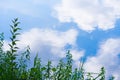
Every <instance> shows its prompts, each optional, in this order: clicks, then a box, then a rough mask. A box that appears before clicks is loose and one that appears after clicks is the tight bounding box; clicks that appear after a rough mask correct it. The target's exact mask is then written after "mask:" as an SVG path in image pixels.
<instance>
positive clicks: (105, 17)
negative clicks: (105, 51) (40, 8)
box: [54, 0, 120, 31]
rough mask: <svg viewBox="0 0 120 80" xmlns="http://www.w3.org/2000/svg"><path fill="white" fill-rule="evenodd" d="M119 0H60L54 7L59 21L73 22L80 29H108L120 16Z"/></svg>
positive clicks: (112, 26)
mask: <svg viewBox="0 0 120 80" xmlns="http://www.w3.org/2000/svg"><path fill="white" fill-rule="evenodd" d="M119 4H120V1H119V0H93V1H90V0H62V1H61V3H60V4H58V5H56V6H55V7H54V9H55V17H57V18H58V19H59V20H60V22H75V23H76V24H77V25H78V26H79V28H80V29H82V30H85V31H92V30H95V28H99V29H102V30H108V29H111V28H114V27H115V25H114V24H115V21H116V19H118V18H120V7H119Z"/></svg>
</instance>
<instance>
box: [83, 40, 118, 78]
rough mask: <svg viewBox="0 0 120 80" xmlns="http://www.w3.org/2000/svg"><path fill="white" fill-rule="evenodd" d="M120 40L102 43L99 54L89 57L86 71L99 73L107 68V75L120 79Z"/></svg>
mask: <svg viewBox="0 0 120 80" xmlns="http://www.w3.org/2000/svg"><path fill="white" fill-rule="evenodd" d="M119 55H120V39H112V38H111V39H108V40H106V41H105V42H103V43H101V46H100V49H99V50H98V53H97V55H96V56H94V57H88V59H87V61H86V63H85V69H86V71H90V72H93V71H94V72H98V71H99V70H100V68H101V67H103V66H104V67H105V69H106V70H107V71H106V73H107V75H109V76H110V75H114V76H115V78H116V79H115V80H119V79H120V76H119V74H120V62H119V61H120V57H119Z"/></svg>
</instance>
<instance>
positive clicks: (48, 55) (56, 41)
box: [4, 28, 84, 62]
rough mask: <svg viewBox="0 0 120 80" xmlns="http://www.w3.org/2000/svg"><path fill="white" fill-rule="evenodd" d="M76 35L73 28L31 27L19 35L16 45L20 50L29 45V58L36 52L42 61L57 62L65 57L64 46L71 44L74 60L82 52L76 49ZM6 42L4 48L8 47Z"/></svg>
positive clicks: (81, 54)
mask: <svg viewBox="0 0 120 80" xmlns="http://www.w3.org/2000/svg"><path fill="white" fill-rule="evenodd" d="M77 35H78V32H77V30H75V29H70V30H68V31H66V32H60V31H56V30H51V29H39V28H33V29H30V30H29V31H26V32H24V33H22V34H21V35H20V36H19V38H18V39H19V40H20V41H19V42H18V46H19V48H20V50H23V49H25V47H26V46H28V45H29V46H30V48H31V58H34V56H35V55H36V53H38V55H39V57H41V59H42V61H43V62H44V61H48V60H52V61H53V62H57V61H58V60H59V59H60V58H63V57H65V54H66V49H65V47H66V46H67V45H71V46H72V47H71V53H72V55H73V59H74V61H79V59H80V58H81V57H82V56H83V54H84V52H83V51H79V50H77V49H76V46H77V45H76V39H77ZM8 43H9V41H5V45H4V49H5V50H8V49H9V46H8V45H7V44H8ZM73 49H74V50H73ZM79 53H80V54H79Z"/></svg>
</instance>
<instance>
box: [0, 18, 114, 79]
mask: <svg viewBox="0 0 120 80" xmlns="http://www.w3.org/2000/svg"><path fill="white" fill-rule="evenodd" d="M12 22H13V25H10V26H11V34H12V36H11V37H10V40H11V43H10V44H9V46H10V50H8V51H4V49H3V46H4V34H3V33H1V34H0V80H105V69H104V67H102V68H101V71H100V73H90V72H85V71H84V67H83V66H84V63H83V62H81V64H80V66H79V68H73V66H72V65H73V64H72V63H73V60H72V55H71V54H70V51H68V52H67V53H66V60H62V59H61V60H60V61H59V63H58V64H57V65H56V66H53V65H52V62H51V61H48V63H47V64H46V65H42V64H41V60H40V58H39V57H38V54H37V55H36V56H35V58H34V65H33V67H31V68H29V67H28V65H27V64H28V62H29V60H30V48H29V46H28V47H27V49H26V50H25V51H24V52H21V53H20V52H18V50H19V48H18V47H17V42H18V41H19V40H17V36H18V35H20V33H19V32H18V31H19V30H21V29H20V28H19V27H18V25H19V23H20V22H18V19H17V18H16V19H14V20H12ZM18 54H19V56H18ZM94 74H96V75H94ZM109 80H114V77H111V78H110V79H109Z"/></svg>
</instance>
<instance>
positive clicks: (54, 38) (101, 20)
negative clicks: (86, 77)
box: [0, 0, 120, 80]
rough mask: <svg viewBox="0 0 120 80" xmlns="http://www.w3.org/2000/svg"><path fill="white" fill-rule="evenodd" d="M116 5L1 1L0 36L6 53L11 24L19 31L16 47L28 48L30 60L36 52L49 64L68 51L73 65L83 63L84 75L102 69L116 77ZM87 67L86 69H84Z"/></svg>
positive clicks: (108, 1)
mask: <svg viewBox="0 0 120 80" xmlns="http://www.w3.org/2000/svg"><path fill="white" fill-rule="evenodd" d="M119 4H120V1H118V0H93V1H90V0H51V1H50V0H49V1H48V0H24V1H23V0H20V1H18V0H11V1H10V0H1V2H0V11H1V12H0V23H1V24H0V32H4V33H5V49H8V46H7V43H9V36H10V32H9V30H10V27H9V25H10V24H11V20H12V19H13V18H16V17H18V18H19V21H20V22H21V24H20V25H19V26H20V27H21V28H22V31H21V36H19V39H20V42H19V43H18V46H19V47H20V48H21V49H24V48H25V47H26V46H27V45H30V48H31V56H35V54H36V53H37V52H39V56H40V57H41V58H42V59H43V61H47V60H48V59H50V60H52V61H53V63H54V64H55V63H57V60H59V59H60V58H64V57H65V53H66V51H67V50H68V49H70V50H71V54H72V55H73V60H74V65H76V66H78V64H79V60H80V59H81V58H82V57H84V58H85V59H86V62H85V69H86V70H87V71H94V72H96V71H98V70H99V69H100V67H101V66H105V68H106V70H107V75H114V76H115V77H116V80H119V79H120V77H119V75H118V74H120V62H119V61H120V57H119V55H120V7H119ZM88 66H89V67H88Z"/></svg>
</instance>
